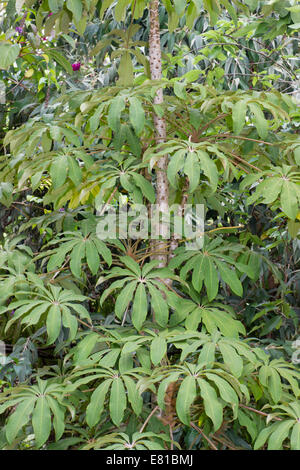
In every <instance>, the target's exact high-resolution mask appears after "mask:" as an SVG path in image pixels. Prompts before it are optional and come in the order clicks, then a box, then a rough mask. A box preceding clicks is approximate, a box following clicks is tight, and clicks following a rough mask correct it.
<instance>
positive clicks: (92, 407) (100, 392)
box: [86, 379, 112, 428]
mask: <svg viewBox="0 0 300 470" xmlns="http://www.w3.org/2000/svg"><path fill="white" fill-rule="evenodd" d="M111 383H112V379H109V380H105V381H104V382H102V383H101V384H100V385H99V386H98V387H97V388H96V389H95V390H94V392H93V393H92V396H91V400H90V403H89V404H88V407H87V409H86V422H87V423H88V425H89V427H90V428H92V427H94V426H95V425H96V424H97V423H99V421H100V418H101V414H102V413H103V409H104V403H105V397H106V394H107V391H108V389H109V387H110V385H111Z"/></svg>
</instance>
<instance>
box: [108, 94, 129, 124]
mask: <svg viewBox="0 0 300 470" xmlns="http://www.w3.org/2000/svg"><path fill="white" fill-rule="evenodd" d="M124 109H125V97H124V96H117V97H116V98H114V99H113V100H112V102H111V105H110V107H109V111H108V117H107V122H108V125H109V127H111V129H112V130H113V131H115V132H118V131H119V130H120V125H121V123H120V121H121V112H122V111H123V110H124Z"/></svg>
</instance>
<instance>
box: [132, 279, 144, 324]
mask: <svg viewBox="0 0 300 470" xmlns="http://www.w3.org/2000/svg"><path fill="white" fill-rule="evenodd" d="M147 312H148V302H147V295H146V290H145V286H144V284H143V283H141V282H140V283H139V285H138V287H137V289H136V292H135V296H134V301H133V305H132V313H131V320H132V323H133V325H134V327H135V328H136V329H137V330H138V331H140V330H141V328H142V326H143V324H144V322H145V320H146V318H147Z"/></svg>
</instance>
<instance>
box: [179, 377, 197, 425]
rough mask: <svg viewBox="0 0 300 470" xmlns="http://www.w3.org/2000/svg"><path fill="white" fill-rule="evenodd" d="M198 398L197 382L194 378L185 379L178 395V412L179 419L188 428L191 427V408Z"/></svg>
mask: <svg viewBox="0 0 300 470" xmlns="http://www.w3.org/2000/svg"><path fill="white" fill-rule="evenodd" d="M195 398H196V380H195V378H194V377H192V376H190V375H189V376H187V377H185V378H184V379H183V381H182V383H181V385H180V387H179V390H178V394H177V399H176V412H177V415H178V418H179V419H180V421H182V423H184V424H186V425H187V426H189V425H190V421H191V418H190V407H191V405H192V403H193V401H194V400H195Z"/></svg>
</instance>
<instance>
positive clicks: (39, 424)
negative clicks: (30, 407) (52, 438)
mask: <svg viewBox="0 0 300 470" xmlns="http://www.w3.org/2000/svg"><path fill="white" fill-rule="evenodd" d="M32 426H33V431H34V435H35V445H36V446H37V447H41V446H42V445H43V444H44V443H45V442H46V440H47V439H48V437H49V434H50V431H51V413H50V408H49V405H48V403H47V400H46V397H45V396H40V397H39V398H38V399H37V401H36V406H35V408H34V411H33V413H32Z"/></svg>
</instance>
